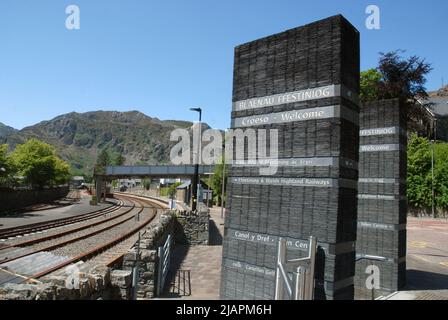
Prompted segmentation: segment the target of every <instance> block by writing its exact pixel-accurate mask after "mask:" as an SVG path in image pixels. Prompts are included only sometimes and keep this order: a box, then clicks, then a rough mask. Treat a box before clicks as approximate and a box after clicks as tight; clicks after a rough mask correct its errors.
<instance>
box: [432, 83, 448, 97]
mask: <svg viewBox="0 0 448 320" xmlns="http://www.w3.org/2000/svg"><path fill="white" fill-rule="evenodd" d="M429 96H430V97H448V85H446V86H444V87H442V88H440V89H439V90H437V91H433V92H430V93H429Z"/></svg>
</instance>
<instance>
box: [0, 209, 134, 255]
mask: <svg viewBox="0 0 448 320" xmlns="http://www.w3.org/2000/svg"><path fill="white" fill-rule="evenodd" d="M130 206H131V203H130V202H127V201H126V202H125V204H124V207H121V208H120V209H118V210H116V211H113V212H111V213H107V214H106V215H100V216H99V217H96V218H92V219H88V220H85V221H82V222H76V223H73V224H69V225H65V226H60V227H57V228H51V229H48V230H46V231H45V232H41V233H35V234H30V235H27V236H22V237H17V238H14V239H10V240H7V241H4V242H2V244H3V245H16V244H20V243H21V242H23V241H28V240H35V239H39V238H44V237H47V236H51V235H56V234H58V233H60V232H64V231H69V230H73V229H76V228H79V227H83V226H88V225H90V224H93V223H95V222H99V221H102V220H105V219H109V218H111V217H116V216H118V215H120V214H121V213H123V212H124V211H126V210H128V209H129V208H130ZM112 221H114V220H112ZM103 225H104V224H100V225H98V226H96V227H92V228H99V227H101V226H103ZM89 229H91V228H88V229H84V230H81V231H77V232H75V233H72V234H68V235H66V236H62V237H58V238H55V239H52V240H48V241H45V242H42V243H46V244H47V245H48V243H50V242H52V243H57V241H58V240H59V239H68V237H70V236H73V235H77V234H80V233H81V232H85V231H87V230H89ZM37 245H38V244H35V245H32V246H29V247H30V248H34V246H37Z"/></svg>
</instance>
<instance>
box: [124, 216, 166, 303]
mask: <svg viewBox="0 0 448 320" xmlns="http://www.w3.org/2000/svg"><path fill="white" fill-rule="evenodd" d="M169 234H171V235H173V234H174V214H173V212H171V211H167V212H165V213H163V214H162V215H161V216H160V218H159V223H157V224H154V225H151V226H150V227H149V228H148V229H146V230H145V232H144V233H143V234H142V235H141V238H140V245H139V248H137V245H135V246H134V247H133V248H132V249H131V250H130V251H129V252H128V253H127V254H126V255H125V256H124V258H123V266H122V268H123V270H125V271H128V272H131V271H132V269H133V268H134V267H135V266H138V286H137V298H138V299H151V298H153V297H154V296H155V294H156V284H157V265H158V256H157V249H158V247H159V246H162V245H163V244H164V243H165V241H166V239H167V237H168V235H169ZM172 244H173V245H174V243H172ZM138 250H139V252H140V254H139V255H138V254H137V251H138Z"/></svg>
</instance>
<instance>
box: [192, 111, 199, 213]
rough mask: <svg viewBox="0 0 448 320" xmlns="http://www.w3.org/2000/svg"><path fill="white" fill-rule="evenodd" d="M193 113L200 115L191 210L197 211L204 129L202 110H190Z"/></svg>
mask: <svg viewBox="0 0 448 320" xmlns="http://www.w3.org/2000/svg"><path fill="white" fill-rule="evenodd" d="M190 110H191V111H196V112H198V113H199V137H198V145H197V153H196V157H195V164H194V176H193V183H192V193H193V194H192V197H191V198H192V204H191V210H192V211H196V208H197V202H198V184H199V162H200V160H199V159H200V144H201V129H202V123H201V121H202V109H201V108H190Z"/></svg>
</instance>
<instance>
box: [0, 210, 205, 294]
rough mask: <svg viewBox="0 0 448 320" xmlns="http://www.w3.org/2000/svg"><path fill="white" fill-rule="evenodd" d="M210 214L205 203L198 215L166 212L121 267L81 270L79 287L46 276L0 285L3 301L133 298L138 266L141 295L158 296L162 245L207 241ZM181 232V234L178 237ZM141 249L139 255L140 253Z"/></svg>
mask: <svg viewBox="0 0 448 320" xmlns="http://www.w3.org/2000/svg"><path fill="white" fill-rule="evenodd" d="M208 224H209V215H208V209H207V208H206V207H205V206H202V207H200V210H199V212H198V214H191V213H190V214H188V213H187V214H180V213H178V212H177V213H176V212H174V211H165V212H164V213H163V214H162V215H161V216H160V217H159V220H158V222H156V223H154V224H151V225H150V226H149V227H148V228H147V229H145V230H144V231H143V233H142V234H141V237H140V243H139V245H138V248H137V244H136V245H134V247H133V248H132V249H130V250H129V252H128V253H127V254H126V255H125V256H124V257H123V263H122V266H121V269H115V270H111V269H110V268H108V267H106V266H97V267H95V268H93V269H90V270H89V271H88V272H85V273H81V274H80V275H81V276H80V278H79V287H78V288H67V286H66V280H67V276H52V277H45V279H44V280H43V281H42V283H38V284H7V285H5V286H3V287H0V300H79V299H82V300H96V299H118V300H129V299H132V297H133V292H132V272H133V268H134V267H135V266H137V270H138V286H137V298H138V299H142V300H146V299H151V298H154V297H155V295H156V285H157V266H158V262H159V257H158V254H157V249H158V247H160V246H162V245H163V244H164V243H165V241H166V239H167V237H168V235H172V238H173V243H172V245H173V246H174V244H175V243H176V242H177V241H180V242H181V243H188V244H207V243H208V230H209V227H208ZM177 234H180V236H176V235H177ZM137 252H139V254H137Z"/></svg>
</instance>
